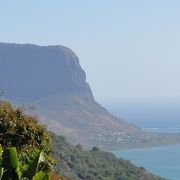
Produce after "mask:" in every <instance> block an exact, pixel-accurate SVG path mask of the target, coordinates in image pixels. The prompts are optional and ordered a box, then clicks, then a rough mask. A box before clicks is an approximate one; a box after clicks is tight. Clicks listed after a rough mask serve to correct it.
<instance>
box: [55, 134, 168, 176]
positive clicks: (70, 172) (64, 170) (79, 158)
mask: <svg viewBox="0 0 180 180" xmlns="http://www.w3.org/2000/svg"><path fill="white" fill-rule="evenodd" d="M53 151H54V156H55V157H56V158H57V160H58V163H57V164H58V166H57V171H58V172H59V173H60V174H62V175H64V176H66V177H73V179H85V180H165V179H163V178H160V177H157V176H154V175H152V174H150V173H148V172H147V171H146V170H145V169H144V168H142V167H141V168H138V167H136V166H134V165H133V164H132V163H131V162H130V161H125V160H123V159H118V158H116V157H115V156H114V155H113V154H112V153H108V152H102V151H100V150H99V149H98V148H97V147H94V148H93V149H92V150H90V151H84V150H83V149H82V147H81V146H80V145H77V146H72V145H69V144H68V143H67V142H66V141H65V139H64V138H63V137H62V136H56V135H54V138H53Z"/></svg>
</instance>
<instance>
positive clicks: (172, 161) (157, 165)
mask: <svg viewBox="0 0 180 180" xmlns="http://www.w3.org/2000/svg"><path fill="white" fill-rule="evenodd" d="M113 153H114V154H115V155H116V157H122V158H124V159H126V160H130V161H131V162H133V163H134V164H135V165H136V166H139V167H140V166H143V167H145V168H146V169H147V170H148V171H149V172H152V173H153V174H156V175H159V176H162V177H166V178H169V179H171V180H180V145H170V146H161V147H153V148H146V149H133V150H121V151H113Z"/></svg>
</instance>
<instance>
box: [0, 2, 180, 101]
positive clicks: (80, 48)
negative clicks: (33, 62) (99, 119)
mask: <svg viewBox="0 0 180 180" xmlns="http://www.w3.org/2000/svg"><path fill="white" fill-rule="evenodd" d="M179 9H180V1H176V0H172V1H169V0H149V1H146V0H136V1H135V0H98V1H97V0H86V1H85V0H51V1H50V0H38V1H37V0H31V1H24V0H13V1H12V0H6V1H0V41H2V42H16V43H35V44H40V45H48V44H61V45H65V46H68V47H70V48H71V49H73V50H74V51H75V53H76V54H77V55H78V56H79V58H80V62H81V65H82V67H83V68H84V70H85V71H86V73H87V80H88V82H89V83H90V85H91V87H92V89H93V92H94V95H95V97H96V99H97V100H99V101H137V100H138V101H157V100H158V101H172V100H173V101H174V100H176V101H179V100H180V70H179V69H180V20H179V19H180V11H179Z"/></svg>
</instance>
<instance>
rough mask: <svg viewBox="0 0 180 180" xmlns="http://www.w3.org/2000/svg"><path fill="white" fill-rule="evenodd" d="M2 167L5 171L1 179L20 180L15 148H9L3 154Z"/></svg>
mask: <svg viewBox="0 0 180 180" xmlns="http://www.w3.org/2000/svg"><path fill="white" fill-rule="evenodd" d="M2 156H3V161H2V165H3V167H4V169H5V172H4V174H3V179H9V178H10V177H11V178H12V179H17V180H19V179H21V171H20V165H19V161H18V157H17V151H16V148H14V147H11V148H9V149H6V150H5V151H4V152H3V155H2Z"/></svg>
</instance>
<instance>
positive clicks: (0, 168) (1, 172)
mask: <svg viewBox="0 0 180 180" xmlns="http://www.w3.org/2000/svg"><path fill="white" fill-rule="evenodd" d="M3 173H4V168H2V167H0V180H1V179H2V176H3Z"/></svg>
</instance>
